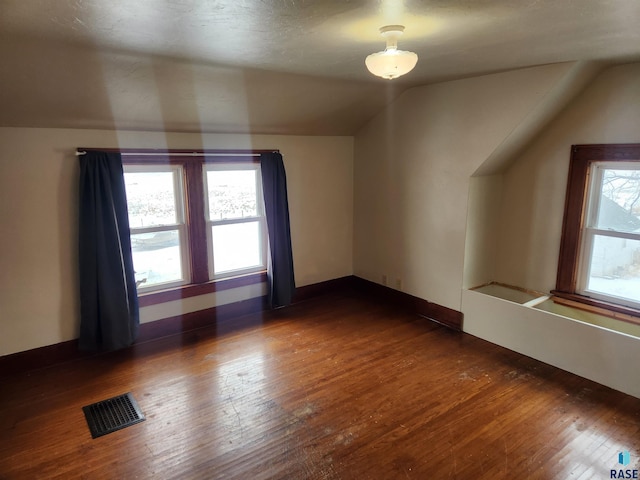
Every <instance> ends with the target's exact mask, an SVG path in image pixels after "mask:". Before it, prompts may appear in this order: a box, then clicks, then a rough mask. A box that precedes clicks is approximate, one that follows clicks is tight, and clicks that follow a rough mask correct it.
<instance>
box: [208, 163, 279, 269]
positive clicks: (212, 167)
mask: <svg viewBox="0 0 640 480" xmlns="http://www.w3.org/2000/svg"><path fill="white" fill-rule="evenodd" d="M237 170H254V171H255V172H256V175H255V178H256V210H257V212H256V213H257V215H254V216H250V217H242V218H232V219H221V220H211V214H210V211H209V205H210V204H209V188H208V183H207V172H211V171H237ZM202 174H203V177H204V178H203V185H204V202H205V221H206V230H207V231H206V234H207V235H206V236H207V255H208V260H209V262H208V263H209V278H210V279H211V280H220V279H224V278H230V277H235V276H238V275H244V274H250V273H256V272H262V271H264V270H265V269H266V268H267V267H266V261H267V223H266V217H265V212H264V195H263V192H262V171H261V169H260V164H258V163H209V164H205V166H204V168H203V171H202ZM256 221H257V222H258V234H259V243H260V252H259V264H258V265H255V266H251V267H247V268H239V269H233V270H226V271H223V272H219V273H216V272H215V258H214V255H213V235H212V227H214V226H217V225H232V224H239V223H252V222H256Z"/></svg>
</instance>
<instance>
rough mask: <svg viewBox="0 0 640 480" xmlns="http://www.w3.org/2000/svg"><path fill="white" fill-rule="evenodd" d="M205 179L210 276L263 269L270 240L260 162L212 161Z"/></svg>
mask: <svg viewBox="0 0 640 480" xmlns="http://www.w3.org/2000/svg"><path fill="white" fill-rule="evenodd" d="M204 180H205V184H206V185H207V188H206V189H205V193H206V202H205V205H206V207H207V239H208V242H207V246H208V252H209V276H210V278H220V277H224V276H228V275H233V274H234V273H236V272H238V271H256V270H263V269H264V266H265V263H264V259H265V258H266V252H265V246H266V242H265V241H264V239H265V219H264V208H263V206H262V181H261V178H260V168H259V165H257V164H248V165H234V164H228V163H225V164H210V165H207V166H206V167H205V178H204Z"/></svg>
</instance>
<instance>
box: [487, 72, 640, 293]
mask: <svg viewBox="0 0 640 480" xmlns="http://www.w3.org/2000/svg"><path fill="white" fill-rule="evenodd" d="M639 125H640V63H635V64H628V65H620V66H616V67H611V68H608V69H607V70H605V71H603V72H602V73H601V74H600V75H599V76H598V77H597V78H596V79H595V80H594V81H593V83H592V84H591V85H590V86H589V87H588V88H587V89H585V90H584V91H583V92H582V94H581V95H579V96H578V97H577V98H576V99H574V100H573V102H572V103H571V104H570V105H569V106H568V107H567V108H566V109H565V110H564V111H563V112H562V113H561V114H560V115H559V116H558V117H556V118H555V120H554V121H552V122H550V123H549V124H548V125H547V127H546V128H545V130H544V131H543V132H542V133H541V134H540V135H539V136H538V137H537V138H536V139H535V141H534V142H533V143H531V144H530V145H529V146H528V148H527V149H526V150H525V151H524V152H523V153H522V154H521V155H520V156H519V157H518V158H517V159H516V161H515V162H514V163H513V164H512V165H511V167H510V168H509V169H508V170H507V171H506V172H505V173H504V181H503V187H504V190H503V197H502V206H501V209H500V226H499V229H498V230H496V232H497V234H496V235H494V241H495V242H496V245H497V249H498V251H499V252H500V255H499V256H498V257H497V263H496V266H495V278H493V280H497V281H500V282H504V283H508V284H511V285H516V286H520V287H527V288H531V289H534V290H538V291H541V292H548V291H549V290H551V289H553V288H555V283H556V273H557V265H558V255H559V251H560V237H561V233H562V232H561V230H562V219H563V216H564V202H565V192H566V187H567V175H568V171H569V159H570V150H571V145H573V144H597V143H639V142H640V129H639V128H638V126H639Z"/></svg>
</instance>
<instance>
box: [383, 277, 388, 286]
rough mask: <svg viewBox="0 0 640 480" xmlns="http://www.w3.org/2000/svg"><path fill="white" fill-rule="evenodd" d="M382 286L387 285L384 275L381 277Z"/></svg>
mask: <svg viewBox="0 0 640 480" xmlns="http://www.w3.org/2000/svg"><path fill="white" fill-rule="evenodd" d="M382 284H383V285H386V284H387V276H386V275H382Z"/></svg>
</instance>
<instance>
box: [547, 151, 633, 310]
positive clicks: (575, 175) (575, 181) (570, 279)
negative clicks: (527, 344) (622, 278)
mask: <svg viewBox="0 0 640 480" xmlns="http://www.w3.org/2000/svg"><path fill="white" fill-rule="evenodd" d="M620 162H627V163H628V162H631V163H635V162H638V163H639V164H640V144H597V145H572V146H571V159H570V164H569V175H568V180H567V191H566V197H565V211H564V219H563V224H562V237H561V241H560V254H559V259H558V272H557V278H556V289H555V290H552V292H551V293H552V294H553V295H554V296H555V297H557V298H559V299H561V300H563V299H564V300H568V301H570V302H572V304H575V303H576V302H577V303H578V305H583V306H585V307H586V308H587V309H593V310H597V311H598V312H599V313H602V312H605V313H606V312H608V313H609V314H610V316H613V317H616V318H624V319H625V320H627V321H633V322H637V323H640V309H638V308H635V307H633V306H629V305H624V304H621V303H614V302H612V301H610V300H609V299H608V300H604V299H602V298H601V297H600V296H599V295H596V296H591V295H586V294H585V293H587V292H584V291H582V292H581V288H582V287H583V285H581V278H580V273H581V272H583V271H584V267H583V264H582V262H583V257H582V255H581V252H582V248H583V246H584V243H585V238H584V235H583V229H584V228H585V224H586V222H587V220H588V218H587V215H588V213H589V212H587V208H588V205H589V201H588V200H589V199H588V194H589V187H590V184H591V182H592V179H591V167H592V165H593V164H594V163H603V164H606V163H611V164H614V163H620ZM596 297H598V298H596ZM617 314H622V316H620V315H617Z"/></svg>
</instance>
